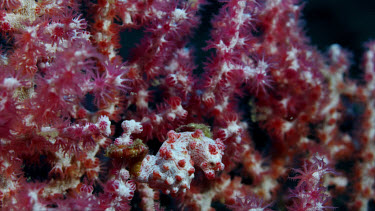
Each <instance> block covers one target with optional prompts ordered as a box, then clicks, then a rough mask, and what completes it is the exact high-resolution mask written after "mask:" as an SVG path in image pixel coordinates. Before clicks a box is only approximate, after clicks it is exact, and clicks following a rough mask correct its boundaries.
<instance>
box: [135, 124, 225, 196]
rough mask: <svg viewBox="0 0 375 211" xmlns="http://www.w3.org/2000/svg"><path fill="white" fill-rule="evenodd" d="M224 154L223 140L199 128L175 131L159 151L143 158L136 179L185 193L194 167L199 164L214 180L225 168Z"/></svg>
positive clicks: (170, 133) (152, 185)
mask: <svg viewBox="0 0 375 211" xmlns="http://www.w3.org/2000/svg"><path fill="white" fill-rule="evenodd" d="M223 154H224V144H223V143H222V142H221V140H220V139H217V140H212V139H211V138H208V137H206V136H204V134H203V132H202V131H201V130H199V129H198V130H196V131H195V132H182V133H176V132H175V131H173V130H172V131H169V132H168V139H167V140H166V141H165V142H164V143H163V145H162V146H161V147H160V149H159V152H158V153H157V154H156V155H148V156H146V157H145V159H144V160H143V161H142V164H141V170H140V172H139V176H138V178H137V179H138V180H139V181H141V182H148V184H149V185H150V187H152V188H155V189H160V190H162V191H163V192H164V193H166V194H169V193H172V194H177V193H178V192H180V191H182V192H185V191H186V189H189V188H190V183H191V180H192V179H193V178H194V172H195V168H194V166H198V167H200V168H201V169H202V170H203V172H204V173H205V175H206V177H207V178H208V179H214V178H215V172H216V171H221V170H223V169H224V164H223V163H222V162H221V158H222V156H223Z"/></svg>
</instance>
